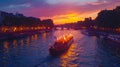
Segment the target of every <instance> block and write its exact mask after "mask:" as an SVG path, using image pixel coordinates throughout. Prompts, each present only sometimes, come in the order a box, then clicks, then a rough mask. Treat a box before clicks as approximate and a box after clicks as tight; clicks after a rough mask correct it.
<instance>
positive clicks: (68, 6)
mask: <svg viewBox="0 0 120 67" xmlns="http://www.w3.org/2000/svg"><path fill="white" fill-rule="evenodd" d="M116 6H120V0H0V10H2V11H6V12H10V13H16V12H19V13H22V14H24V15H25V16H33V17H38V18H40V19H48V18H50V19H53V21H54V23H55V24H64V23H70V22H77V21H79V20H84V18H86V17H92V18H93V19H94V18H95V17H96V16H97V13H98V12H99V11H101V10H104V9H113V8H115V7H116Z"/></svg>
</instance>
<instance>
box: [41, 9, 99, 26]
mask: <svg viewBox="0 0 120 67" xmlns="http://www.w3.org/2000/svg"><path fill="white" fill-rule="evenodd" d="M98 12H99V11H95V12H87V13H81V14H80V13H77V12H74V13H68V14H64V15H55V16H53V17H40V18H41V19H48V18H51V19H53V21H54V24H65V23H74V22H77V21H81V20H84V18H86V17H92V18H93V19H94V18H95V17H96V16H97V13H98Z"/></svg>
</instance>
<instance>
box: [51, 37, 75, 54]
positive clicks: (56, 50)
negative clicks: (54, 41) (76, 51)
mask: <svg viewBox="0 0 120 67" xmlns="http://www.w3.org/2000/svg"><path fill="white" fill-rule="evenodd" d="M72 43H73V39H71V40H70V41H69V42H68V43H66V44H65V45H67V46H66V47H63V48H62V49H56V48H52V47H50V48H49V53H50V54H51V55H52V56H59V55H61V54H63V53H65V52H66V51H67V50H68V49H69V47H70V46H71V45H72Z"/></svg>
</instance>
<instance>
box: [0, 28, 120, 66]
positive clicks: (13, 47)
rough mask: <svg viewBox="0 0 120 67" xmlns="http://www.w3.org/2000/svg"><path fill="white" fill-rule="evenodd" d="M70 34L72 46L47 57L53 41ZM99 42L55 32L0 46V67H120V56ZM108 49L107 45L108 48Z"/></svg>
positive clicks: (10, 41) (63, 32)
mask: <svg viewBox="0 0 120 67" xmlns="http://www.w3.org/2000/svg"><path fill="white" fill-rule="evenodd" d="M68 33H71V34H73V37H74V42H73V44H72V45H71V46H70V48H69V50H68V51H67V52H66V53H65V54H63V55H62V56H60V57H53V56H51V55H50V54H49V50H48V48H49V46H50V45H52V44H53V43H54V41H55V38H56V37H59V36H61V35H63V34H68ZM103 45H104V43H102V41H101V39H100V38H97V37H95V36H86V35H83V34H81V31H80V30H56V31H51V32H46V33H41V34H34V35H31V36H26V37H23V38H17V39H11V40H5V41H1V42H0V67H120V56H117V55H115V54H112V52H111V51H110V50H109V49H107V47H104V46H103ZM107 45H109V44H107Z"/></svg>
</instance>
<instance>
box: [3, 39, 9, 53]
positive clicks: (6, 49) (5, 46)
mask: <svg viewBox="0 0 120 67" xmlns="http://www.w3.org/2000/svg"><path fill="white" fill-rule="evenodd" d="M3 47H4V49H5V53H8V52H9V47H10V44H9V43H8V42H7V41H5V42H3Z"/></svg>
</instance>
